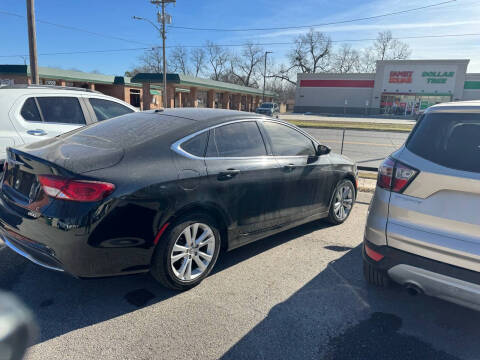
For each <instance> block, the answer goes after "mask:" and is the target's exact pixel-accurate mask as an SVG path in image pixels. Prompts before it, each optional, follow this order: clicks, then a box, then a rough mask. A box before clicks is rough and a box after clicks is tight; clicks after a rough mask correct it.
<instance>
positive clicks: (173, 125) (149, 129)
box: [59, 112, 195, 149]
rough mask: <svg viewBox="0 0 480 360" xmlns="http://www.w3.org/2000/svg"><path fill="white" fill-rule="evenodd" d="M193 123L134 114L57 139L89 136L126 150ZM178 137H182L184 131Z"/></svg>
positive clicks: (177, 118)
mask: <svg viewBox="0 0 480 360" xmlns="http://www.w3.org/2000/svg"><path fill="white" fill-rule="evenodd" d="M194 123H195V122H194V121H193V120H188V119H184V118H179V117H175V116H167V115H162V114H161V113H160V114H156V113H148V112H136V113H130V114H127V115H122V116H119V117H116V118H113V119H108V120H104V121H102V122H99V123H95V124H93V125H90V126H88V127H84V128H81V129H79V130H78V131H73V132H70V133H67V134H66V135H60V136H59V138H60V139H62V138H64V137H69V136H72V134H73V136H74V137H73V138H72V141H76V140H78V139H77V138H75V136H77V135H78V136H81V137H88V136H91V137H95V138H99V139H103V140H108V141H111V142H112V143H114V144H116V145H117V146H118V147H120V148H124V149H126V148H129V147H131V146H135V145H138V144H141V143H144V142H147V141H149V140H152V139H154V138H158V137H160V136H164V135H168V134H170V133H172V132H175V131H176V130H179V129H182V128H188V127H189V126H190V127H191V126H193V124H194ZM180 135H184V131H182V132H181V134H180ZM180 135H179V136H180ZM78 141H80V140H78Z"/></svg>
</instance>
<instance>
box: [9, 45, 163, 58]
mask: <svg viewBox="0 0 480 360" xmlns="http://www.w3.org/2000/svg"><path fill="white" fill-rule="evenodd" d="M154 48H155V47H153V48H152V47H141V48H127V49H108V50H79V51H60V52H51V53H41V54H38V55H42V56H47V55H75V54H93V53H111V52H122V51H138V50H153V49H154ZM17 56H28V55H0V57H2V58H5V57H17Z"/></svg>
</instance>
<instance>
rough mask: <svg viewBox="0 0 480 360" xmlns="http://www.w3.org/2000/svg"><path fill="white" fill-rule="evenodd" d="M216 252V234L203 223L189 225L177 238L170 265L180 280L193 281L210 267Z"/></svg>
mask: <svg viewBox="0 0 480 360" xmlns="http://www.w3.org/2000/svg"><path fill="white" fill-rule="evenodd" d="M214 252H215V235H214V233H213V231H212V229H211V228H210V227H209V226H208V225H206V224H203V223H193V224H190V225H188V226H187V227H186V228H185V229H184V230H183V231H182V232H181V233H180V235H179V236H178V238H177V239H176V240H175V244H174V245H173V248H172V252H171V254H170V265H171V268H172V271H173V273H174V275H175V276H176V277H177V279H178V280H181V281H191V280H194V279H196V278H198V277H199V276H201V275H202V274H203V273H204V272H205V271H206V270H207V268H208V265H209V264H210V262H211V261H212V258H213V254H214Z"/></svg>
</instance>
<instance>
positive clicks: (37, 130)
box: [27, 129, 47, 136]
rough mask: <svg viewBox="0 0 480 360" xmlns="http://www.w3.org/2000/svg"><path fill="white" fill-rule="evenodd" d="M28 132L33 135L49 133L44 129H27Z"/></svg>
mask: <svg viewBox="0 0 480 360" xmlns="http://www.w3.org/2000/svg"><path fill="white" fill-rule="evenodd" d="M27 134H29V135H33V136H43V135H47V133H46V132H45V131H44V130H42V129H35V130H28V131H27Z"/></svg>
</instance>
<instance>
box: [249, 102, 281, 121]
mask: <svg viewBox="0 0 480 360" xmlns="http://www.w3.org/2000/svg"><path fill="white" fill-rule="evenodd" d="M255 112H256V113H257V114H262V115H267V116H271V117H277V118H278V114H280V108H279V107H278V104H277V103H272V102H264V103H262V104H261V105H260V106H259V107H258V108H257V109H256V110H255Z"/></svg>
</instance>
